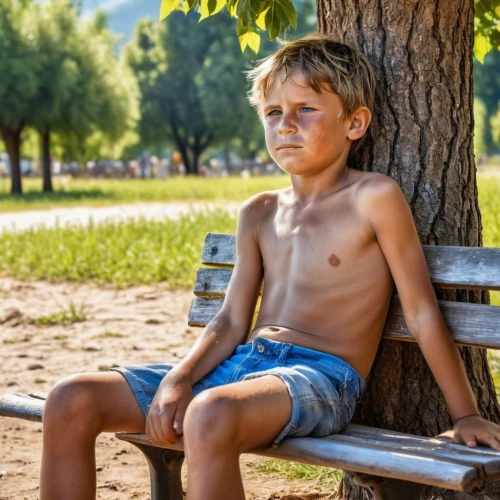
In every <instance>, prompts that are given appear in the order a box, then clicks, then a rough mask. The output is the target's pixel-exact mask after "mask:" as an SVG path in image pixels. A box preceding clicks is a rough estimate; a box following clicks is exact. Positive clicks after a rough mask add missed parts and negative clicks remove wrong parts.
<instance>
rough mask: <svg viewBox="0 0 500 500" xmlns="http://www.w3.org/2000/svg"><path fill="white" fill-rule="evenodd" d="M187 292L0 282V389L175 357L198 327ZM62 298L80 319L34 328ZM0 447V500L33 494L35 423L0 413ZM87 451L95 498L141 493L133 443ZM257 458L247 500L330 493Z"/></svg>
mask: <svg viewBox="0 0 500 500" xmlns="http://www.w3.org/2000/svg"><path fill="white" fill-rule="evenodd" d="M191 298H192V294H191V293H190V292H183V291H181V292H179V291H175V292H172V291H169V290H168V289H167V288H166V287H165V286H164V285H154V286H140V287H133V288H129V289H126V290H113V289H102V288H97V287H94V286H89V285H76V284H68V283H62V284H50V283H46V282H21V281H17V280H13V279H10V278H0V346H1V353H2V354H1V357H0V361H1V363H0V394H4V393H7V392H34V391H41V392H47V391H48V390H49V389H50V388H51V387H52V386H53V385H54V384H55V383H56V382H57V381H58V380H60V379H61V378H63V377H65V376H66V375H69V374H71V373H77V372H89V371H98V370H99V368H101V369H104V368H105V367H106V366H111V365H113V364H117V365H120V364H126V363H129V364H130V363H137V364H140V363H153V362H163V361H169V362H171V361H176V360H178V359H180V358H182V357H183V356H184V355H185V354H186V352H187V351H188V350H189V348H190V347H191V345H192V344H193V343H194V341H195V339H196V337H197V335H198V334H199V333H200V330H199V329H196V328H190V327H188V326H187V322H186V319H187V313H188V309H189V304H190V301H191ZM71 304H73V305H74V306H75V307H76V310H77V311H80V310H81V308H82V307H83V314H84V316H85V320H84V321H82V322H77V323H72V324H67V325H62V324H58V325H53V326H37V325H36V324H33V320H35V319H36V318H40V317H43V316H45V317H46V316H48V315H51V314H54V313H60V312H61V311H63V310H66V311H68V310H69V308H70V305H71ZM0 450H1V452H0V500H22V499H26V500H34V499H38V494H37V492H38V474H39V467H40V452H41V426H40V425H38V424H35V423H31V422H25V421H22V420H16V419H9V418H0ZM96 457H97V481H98V494H97V498H99V499H106V500H111V499H113V500H115V499H120V500H122V499H123V500H125V499H134V498H137V499H139V498H140V499H145V498H149V473H148V468H147V465H146V463H145V460H144V459H143V458H142V455H141V454H140V452H139V451H138V450H136V449H135V448H134V447H133V446H132V445H130V444H128V443H123V442H120V441H118V440H117V439H116V438H114V436H113V435H112V434H103V435H101V436H100V437H99V439H98V442H97V448H96ZM264 460H265V459H263V458H260V457H254V456H250V455H245V456H243V457H242V460H241V463H242V471H243V474H244V480H245V488H246V491H247V498H248V499H249V500H250V499H255V500H264V499H266V500H278V499H281V500H300V499H308V500H314V499H320V498H321V499H323V498H330V499H333V498H335V496H334V495H332V494H331V491H330V492H328V491H326V490H325V488H324V487H323V488H322V487H321V486H320V484H319V483H318V481H300V480H290V479H283V478H278V477H271V476H269V475H267V474H263V473H260V472H257V470H256V469H257V465H258V464H261V463H262V462H263V461H264ZM185 473H186V471H184V475H185ZM223 500H225V499H223ZM228 500H230V499H228Z"/></svg>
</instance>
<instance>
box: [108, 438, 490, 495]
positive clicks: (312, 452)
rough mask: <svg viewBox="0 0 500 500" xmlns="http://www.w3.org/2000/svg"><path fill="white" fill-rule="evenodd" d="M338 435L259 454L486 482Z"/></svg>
mask: <svg viewBox="0 0 500 500" xmlns="http://www.w3.org/2000/svg"><path fill="white" fill-rule="evenodd" d="M117 437H119V438H120V439H123V440H126V441H132V442H136V443H144V444H148V443H151V441H150V439H149V437H148V436H147V435H145V434H117ZM336 438H337V436H330V437H328V439H326V438H323V439H316V438H293V439H286V440H285V441H283V442H282V443H281V444H280V446H279V448H278V449H277V450H275V449H274V448H267V449H266V450H263V451H259V452H256V453H255V454H257V455H262V456H266V457H272V458H278V459H282V460H293V461H296V462H302V463H306V464H311V465H323V466H326V467H335V468H338V469H344V470H350V471H353V472H362V473H365V474H374V475H381V476H384V477H389V478H393V479H402V480H405V481H413V482H417V483H421V484H430V485H433V486H438V487H441V488H452V489H457V490H460V491H470V490H471V489H472V488H474V487H478V486H482V484H483V481H482V479H481V478H480V477H479V474H478V471H477V470H476V469H475V468H474V467H471V466H468V465H461V464H458V463H454V462H450V461H448V460H444V459H442V458H439V457H436V458H433V459H430V458H428V457H424V456H418V455H415V454H413V453H411V452H407V451H403V450H400V451H398V452H395V450H394V449H393V448H385V447H380V446H372V445H370V444H366V443H365V442H364V441H363V439H361V438H360V439H358V440H356V442H355V443H354V442H345V441H343V440H342V439H336ZM164 447H165V448H169V449H170V448H171V449H175V450H182V449H183V448H182V444H181V443H176V444H174V445H172V446H164Z"/></svg>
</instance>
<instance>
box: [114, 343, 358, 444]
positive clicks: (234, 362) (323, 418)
mask: <svg viewBox="0 0 500 500" xmlns="http://www.w3.org/2000/svg"><path fill="white" fill-rule="evenodd" d="M173 366H174V365H173V364H155V365H138V366H121V367H116V368H110V370H113V371H117V372H119V373H121V374H122V375H123V376H124V377H125V379H126V380H127V382H128V383H129V385H130V387H131V388H132V391H133V392H134V395H135V397H136V399H137V402H138V403H139V406H140V407H141V409H142V411H143V413H144V415H146V414H147V407H148V405H150V404H151V402H152V400H153V398H154V396H155V394H156V391H157V389H158V386H159V385H160V382H161V381H162V379H163V377H164V376H165V375H166V374H167V373H168V371H169V370H170V369H171V368H172V367H173ZM264 375H275V376H277V377H279V378H280V379H281V380H283V382H284V383H285V385H286V387H287V389H288V392H289V393H290V397H291V400H292V414H291V418H290V421H289V422H288V424H287V425H286V426H285V427H284V429H283V430H282V431H281V432H280V433H279V434H278V436H277V437H276V438H275V440H274V441H273V446H274V447H275V448H277V447H278V445H279V443H280V442H281V441H282V440H283V439H284V438H285V437H292V436H297V437H298V436H314V437H323V436H327V435H329V434H335V433H337V432H340V431H341V430H342V429H344V428H345V427H346V426H347V424H348V423H349V421H350V420H351V418H352V415H353V413H354V409H355V407H356V401H357V400H358V399H359V397H360V395H361V392H362V390H363V387H364V380H363V378H362V377H361V376H360V375H359V374H358V372H357V371H356V370H355V369H354V368H353V367H352V366H351V365H350V364H348V363H347V362H345V361H344V360H343V359H340V358H338V357H337V356H334V355H333V354H327V353H324V352H320V351H315V350H312V349H307V348H305V347H299V346H296V345H293V344H289V343H285V342H276V341H274V340H268V339H266V338H263V337H255V338H254V339H253V340H252V341H251V342H249V343H247V344H241V345H238V346H237V347H236V349H235V350H234V352H233V354H232V355H231V356H230V357H229V358H228V359H227V360H225V361H223V362H222V363H221V364H220V365H219V366H217V367H216V368H215V369H214V370H212V371H211V372H210V373H208V374H207V375H205V376H204V377H203V378H202V379H201V380H200V381H199V382H197V383H196V384H194V385H193V394H194V396H196V395H197V394H199V393H200V392H201V391H204V390H205V389H211V388H213V387H218V386H220V385H224V384H231V383H234V382H240V381H243V380H249V379H252V378H257V377H262V376H264Z"/></svg>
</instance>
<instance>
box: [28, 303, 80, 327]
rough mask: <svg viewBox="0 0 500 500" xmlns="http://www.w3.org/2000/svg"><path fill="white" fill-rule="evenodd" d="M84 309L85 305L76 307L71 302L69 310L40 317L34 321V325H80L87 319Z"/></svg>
mask: <svg viewBox="0 0 500 500" xmlns="http://www.w3.org/2000/svg"><path fill="white" fill-rule="evenodd" d="M84 309H85V308H84V306H83V304H82V305H80V306H76V305H75V304H73V302H71V303H70V305H69V307H68V308H67V309H62V310H61V311H58V312H55V313H51V314H48V315H46V316H39V317H38V318H35V319H34V320H33V323H34V324H35V325H38V326H49V325H67V324H70V323H78V322H80V321H85V320H86V319H87V318H86V316H85V311H84Z"/></svg>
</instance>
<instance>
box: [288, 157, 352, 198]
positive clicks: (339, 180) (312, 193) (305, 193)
mask: <svg viewBox="0 0 500 500" xmlns="http://www.w3.org/2000/svg"><path fill="white" fill-rule="evenodd" d="M351 170H352V169H351V168H349V167H348V166H347V165H344V166H343V167H341V168H339V169H336V170H333V169H330V168H328V169H325V170H323V171H322V172H319V173H317V174H315V175H311V176H305V175H290V179H291V181H292V196H293V198H294V199H295V201H297V202H311V201H314V200H316V199H318V198H322V197H324V196H327V195H329V194H333V193H335V192H337V191H339V190H341V189H343V188H344V187H346V186H347V185H349V184H350V177H351V175H350V174H351Z"/></svg>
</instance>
